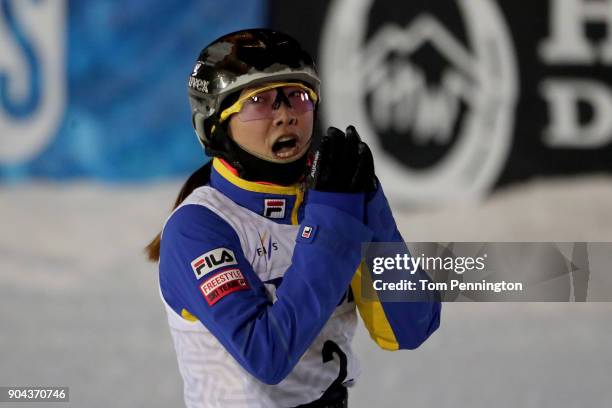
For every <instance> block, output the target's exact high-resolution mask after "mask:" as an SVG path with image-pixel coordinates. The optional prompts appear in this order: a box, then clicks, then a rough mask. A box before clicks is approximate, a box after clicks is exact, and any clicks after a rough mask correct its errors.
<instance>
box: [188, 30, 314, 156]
mask: <svg viewBox="0 0 612 408" xmlns="http://www.w3.org/2000/svg"><path fill="white" fill-rule="evenodd" d="M287 80H291V81H300V82H303V83H305V84H306V85H307V86H309V87H310V88H311V89H312V90H314V91H315V92H316V94H317V95H320V86H319V83H320V81H319V76H318V75H317V72H316V68H315V65H314V62H313V60H312V58H311V57H310V55H309V54H308V53H307V52H306V51H304V50H303V49H302V47H301V46H300V44H299V43H298V42H297V41H296V40H295V39H294V38H292V37H290V36H289V35H287V34H284V33H281V32H278V31H274V30H269V29H249V30H242V31H236V32H233V33H230V34H226V35H224V36H222V37H220V38H218V39H216V40H215V41H213V42H212V43H211V44H209V45H208V46H206V47H205V48H204V49H203V50H202V51H201V52H200V55H199V57H198V60H197V62H196V64H195V66H194V67H193V71H192V72H191V75H190V76H189V83H188V89H189V103H190V105H191V115H192V122H193V127H194V129H195V131H196V134H197V136H198V140H199V141H200V143H201V144H202V145H203V146H204V147H205V148H211V144H213V140H212V137H213V136H212V135H211V134H210V133H211V128H212V125H214V123H215V121H218V117H219V115H220V110H221V106H222V104H223V101H224V100H225V99H226V98H227V97H228V96H229V95H231V94H234V93H235V92H239V91H241V90H242V89H244V88H247V87H252V86H255V85H258V84H261V83H266V82H271V81H278V82H281V81H287ZM216 149H217V148H213V150H216Z"/></svg>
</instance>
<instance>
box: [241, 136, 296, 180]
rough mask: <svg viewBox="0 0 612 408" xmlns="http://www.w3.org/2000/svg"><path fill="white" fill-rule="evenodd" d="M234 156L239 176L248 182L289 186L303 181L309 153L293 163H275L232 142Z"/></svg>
mask: <svg viewBox="0 0 612 408" xmlns="http://www.w3.org/2000/svg"><path fill="white" fill-rule="evenodd" d="M231 144H232V150H233V153H234V154H233V156H234V157H235V158H236V159H237V161H238V163H239V164H240V167H241V168H239V169H237V170H238V174H239V176H240V177H241V178H243V179H245V180H248V181H266V182H269V183H273V184H279V185H282V186H288V185H291V184H294V183H297V182H298V181H300V180H301V179H302V177H303V176H304V174H306V170H307V168H306V167H307V162H308V152H306V153H304V155H303V156H302V157H300V158H299V159H297V160H295V161H292V162H291V163H273V162H270V161H267V160H264V159H260V158H259V157H255V156H253V155H252V154H250V153H249V152H247V151H245V150H243V149H242V148H241V147H240V146H238V144H237V143H236V142H234V141H233V140H232V142H231Z"/></svg>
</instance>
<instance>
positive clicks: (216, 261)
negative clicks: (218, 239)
mask: <svg viewBox="0 0 612 408" xmlns="http://www.w3.org/2000/svg"><path fill="white" fill-rule="evenodd" d="M237 264H238V261H236V256H235V255H234V252H233V251H232V250H231V249H227V248H216V249H213V250H212V251H208V252H206V253H205V254H203V255H200V256H199V257H197V258H196V259H194V260H193V261H191V269H192V270H193V273H194V274H195V277H196V279H201V278H202V277H203V276H204V275H207V274H209V273H211V272H214V271H216V270H217V269H219V268H221V267H224V266H231V265H237Z"/></svg>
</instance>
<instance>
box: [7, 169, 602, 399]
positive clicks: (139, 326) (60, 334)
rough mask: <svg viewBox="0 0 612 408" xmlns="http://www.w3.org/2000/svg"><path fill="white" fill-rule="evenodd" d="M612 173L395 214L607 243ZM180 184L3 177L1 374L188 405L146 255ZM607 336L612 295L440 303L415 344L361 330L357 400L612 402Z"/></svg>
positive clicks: (436, 230) (429, 233) (431, 226)
mask: <svg viewBox="0 0 612 408" xmlns="http://www.w3.org/2000/svg"><path fill="white" fill-rule="evenodd" d="M611 181H612V178H610V177H609V176H603V175H596V176H590V177H575V178H565V179H556V180H546V181H543V180H536V181H533V182H530V183H528V184H524V185H520V186H516V187H511V188H508V189H505V190H502V191H498V192H496V193H495V194H494V195H493V196H491V197H490V198H489V199H487V200H486V201H484V202H482V203H479V204H471V205H468V204H462V205H457V206H454V207H452V208H445V209H437V210H430V211H423V210H421V211H418V212H416V211H411V212H407V211H403V212H402V211H399V210H397V211H396V212H395V215H396V219H397V221H398V224H399V225H400V230H401V231H402V233H403V235H404V237H405V239H406V240H409V241H445V242H446V241H612V217H611V216H610V208H611V207H612V188H610V186H611ZM179 186H180V181H176V182H172V183H165V184H154V185H149V186H142V185H132V186H113V185H101V184H86V183H75V184H68V185H66V184H61V185H59V184H58V185H53V184H30V185H18V186H2V187H0V225H2V233H1V234H0V324H1V329H0V350H1V351H0V385H65V386H69V387H70V404H68V405H64V406H71V407H92V408H93V407H110V406H112V407H127V406H148V407H170V406H172V407H176V406H181V405H182V383H181V380H180V376H179V373H178V368H177V364H176V361H175V356H174V350H173V346H172V343H171V339H170V335H169V332H168V329H167V326H166V321H165V312H164V311H163V308H162V305H161V302H160V300H159V298H158V289H157V273H156V266H155V265H154V264H151V263H148V262H147V261H146V260H145V258H144V255H143V247H144V245H145V244H146V243H147V242H148V240H149V239H150V238H152V236H153V235H154V234H155V233H156V232H157V230H158V229H159V227H160V226H161V224H162V222H163V220H164V218H165V217H166V216H167V215H168V210H169V207H170V205H171V203H172V202H173V200H174V197H175V194H176V192H177V191H178V188H179ZM611 341H612V303H586V304H579V303H566V304H564V303H525V304H518V303H505V304H499V303H497V304H496V303H446V304H444V306H443V317H442V326H441V328H440V329H439V330H438V331H437V332H436V333H435V334H434V335H433V336H432V338H431V339H430V340H428V341H427V342H426V343H425V344H424V345H423V346H422V347H421V348H419V349H418V350H416V351H402V352H394V353H390V352H385V351H383V350H380V349H378V348H377V346H376V345H375V344H374V343H373V342H372V341H371V340H370V339H369V337H368V335H367V333H366V332H365V330H364V329H363V328H360V329H359V331H358V335H357V336H356V339H355V342H354V345H355V349H356V350H357V353H358V354H359V355H360V356H361V358H362V366H363V375H362V377H361V378H360V381H359V382H358V384H357V385H356V387H355V388H353V389H352V390H351V394H350V407H351V408H357V407H371V406H376V407H378V408H384V407H396V406H409V407H436V408H443V407H490V406H495V407H517V406H520V407H575V406H588V407H602V408H603V407H609V406H610V404H612V387H610V385H611V384H612V351H611V349H610V343H611ZM2 406H3V407H8V406H10V405H9V404H2ZM16 406H19V407H26V406H32V405H31V404H18V405H16ZM53 406H56V407H59V406H62V404H53Z"/></svg>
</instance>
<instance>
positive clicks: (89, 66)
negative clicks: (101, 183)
mask: <svg viewBox="0 0 612 408" xmlns="http://www.w3.org/2000/svg"><path fill="white" fill-rule="evenodd" d="M236 10H239V12H236ZM266 13H267V10H266V2H265V1H263V0H256V1H248V2H244V1H235V0H227V1H223V2H219V1H212V0H198V1H196V0H187V1H183V2H180V3H177V2H173V1H170V0H149V1H146V2H114V1H110V0H97V1H90V2H82V1H68V0H0V182H7V181H8V182H14V181H21V180H26V179H31V178H46V179H60V180H62V179H74V178H93V179H103V180H110V181H123V180H127V181H134V180H142V179H148V180H152V179H158V178H162V177H168V176H173V175H179V174H180V175H182V174H185V173H188V172H190V171H192V170H194V169H195V168H197V167H198V166H199V165H200V164H201V163H202V162H203V160H204V154H203V152H202V149H201V147H200V145H199V144H198V142H197V140H196V137H195V135H194V134H193V130H192V128H191V123H190V114H189V104H188V100H187V92H186V89H187V85H186V79H187V76H188V75H189V72H190V71H191V69H192V66H193V64H194V62H195V59H196V57H197V55H198V53H199V51H200V49H201V48H202V47H204V46H205V45H206V44H208V43H209V42H210V41H212V40H214V39H215V38H217V37H218V36H220V35H222V34H225V33H227V32H230V31H234V30H239V29H243V28H248V27H255V26H262V25H264V23H265V18H266Z"/></svg>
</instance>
